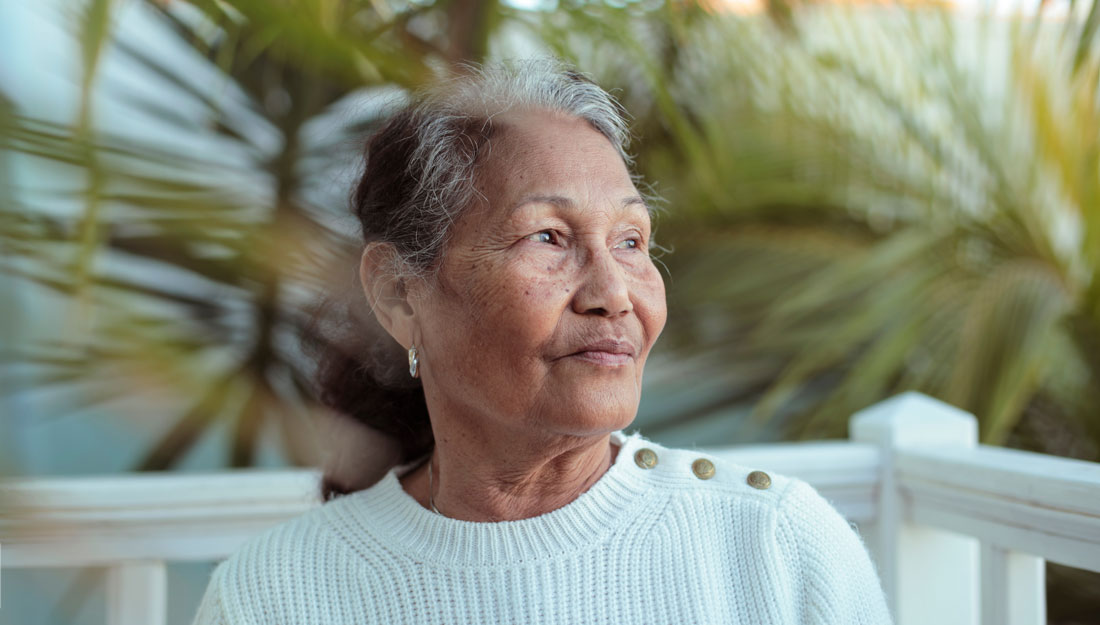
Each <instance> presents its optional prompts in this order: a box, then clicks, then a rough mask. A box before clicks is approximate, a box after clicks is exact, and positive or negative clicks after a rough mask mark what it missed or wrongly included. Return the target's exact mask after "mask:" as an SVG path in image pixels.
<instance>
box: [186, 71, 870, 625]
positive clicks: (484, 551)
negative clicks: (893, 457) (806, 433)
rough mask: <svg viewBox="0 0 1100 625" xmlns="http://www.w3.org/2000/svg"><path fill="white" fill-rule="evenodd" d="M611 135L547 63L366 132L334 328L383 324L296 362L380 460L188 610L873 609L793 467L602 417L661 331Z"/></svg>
mask: <svg viewBox="0 0 1100 625" xmlns="http://www.w3.org/2000/svg"><path fill="white" fill-rule="evenodd" d="M625 138H626V130H625V124H624V121H623V117H622V115H621V111H620V109H619V107H618V106H617V105H616V103H615V102H614V101H613V100H612V99H611V98H610V96H608V94H607V93H605V92H604V91H603V90H601V89H600V88H599V87H597V86H596V85H594V84H593V83H592V82H590V81H589V80H587V79H585V78H584V77H583V76H581V75H579V74H578V73H576V72H574V71H570V70H568V69H563V68H562V67H561V66H559V65H558V64H556V63H554V62H549V61H546V62H536V63H526V64H522V65H519V66H518V67H512V68H508V67H493V68H488V69H484V70H480V71H476V72H473V73H472V74H470V75H468V76H463V77H461V78H457V79H454V80H452V81H450V82H447V83H445V84H443V85H441V86H439V87H437V88H436V89H434V90H432V91H429V92H427V93H425V94H422V95H421V96H420V97H418V98H417V99H415V100H414V101H413V102H412V103H411V104H410V105H409V106H408V107H407V108H405V109H404V110H402V111H401V112H399V113H397V114H396V115H395V116H393V117H392V118H391V119H390V120H389V121H388V123H386V124H385V125H384V126H383V127H382V128H381V129H379V130H378V131H377V132H376V133H375V134H374V135H373V137H371V138H370V139H369V141H368V143H367V148H366V166H365V169H364V172H363V175H362V177H361V179H360V181H359V184H358V187H357V189H356V191H355V193H354V194H353V205H354V210H355V213H356V215H357V216H358V218H359V222H360V224H361V226H362V234H363V240H364V246H363V250H362V255H361V263H360V265H359V276H360V282H361V285H362V293H363V295H364V297H362V298H360V302H361V303H360V307H361V309H362V310H366V311H372V312H373V315H371V323H376V324H377V326H380V328H381V330H382V331H379V332H373V330H372V328H370V327H361V328H354V332H353V335H354V336H359V337H370V336H375V335H381V336H382V340H374V339H369V340H365V342H364V341H362V340H361V341H359V343H356V342H355V340H353V339H354V336H353V337H351V339H349V340H350V341H351V342H350V343H347V345H352V346H354V347H353V348H352V349H347V348H346V347H347V345H344V346H343V347H344V349H338V350H336V351H334V352H331V353H329V354H327V355H324V356H323V357H322V361H321V366H320V369H319V375H320V381H321V386H322V391H323V392H322V395H323V397H324V399H325V400H326V402H328V403H329V404H330V405H331V406H332V407H334V408H335V409H336V410H338V411H339V412H341V413H343V414H344V415H346V416H348V417H351V418H352V419H355V420H357V421H360V422H362V423H364V424H366V425H368V426H370V427H371V428H373V429H374V430H377V431H381V432H384V433H386V434H388V435H389V436H390V437H392V438H395V439H397V440H399V441H400V443H401V445H402V457H401V458H399V459H398V462H399V463H400V464H399V466H396V467H393V468H391V469H390V470H389V471H388V472H387V473H386V474H385V475H384V477H382V478H381V480H379V481H377V482H376V483H374V484H373V485H369V487H365V488H360V487H361V486H363V485H361V484H360V485H356V486H352V485H350V483H349V478H348V476H343V477H341V476H329V477H328V480H327V482H326V484H327V485H326V489H327V491H328V494H329V495H339V494H341V493H343V496H332V497H330V499H329V500H328V501H327V503H325V504H324V505H323V506H321V507H319V508H317V509H314V510H313V511H311V512H309V513H307V514H305V515H304V516H302V517H299V518H297V519H295V520H292V521H290V522H288V523H285V524H283V525H280V526H278V527H276V528H274V529H272V530H270V531H267V532H265V533H263V534H262V535H260V536H258V537H256V538H254V539H252V540H250V541H249V542H248V543H247V544H246V545H245V546H244V547H243V548H242V549H241V550H240V551H239V552H237V553H236V554H235V555H234V556H233V557H231V558H229V559H228V560H227V561H225V562H223V563H222V564H220V565H219V566H218V567H217V568H216V569H215V571H214V573H213V576H212V579H211V581H210V585H209V587H208V589H207V591H206V594H205V596H204V598H203V602H202V605H201V607H200V608H199V613H198V617H197V619H196V621H195V622H196V623H198V624H215V623H221V624H226V625H236V624H241V625H243V624H246V623H247V624H256V625H259V624H264V625H268V624H271V625H274V624H281V625H321V624H343V623H347V624H352V623H355V624H357V625H359V624H364V623H409V624H417V625H419V624H423V623H447V624H450V625H454V624H459V623H563V624H564V623H570V624H577V623H707V624H718V623H745V624H795V623H805V624H811V623H812V624H826V623H829V624H837V625H840V624H844V625H851V624H857V623H865V624H875V625H879V624H883V623H888V622H889V621H890V616H889V614H888V612H887V610H886V607H885V602H884V600H883V594H882V590H881V588H880V586H879V582H878V579H877V577H876V575H875V571H874V568H873V567H872V564H871V561H870V559H869V558H868V555H867V552H866V551H865V549H864V547H863V545H862V543H861V542H860V539H859V537H858V535H857V534H856V533H854V532H853V530H852V528H851V527H850V526H849V525H848V524H847V523H846V522H845V520H844V519H843V518H842V517H841V516H840V515H839V514H838V513H837V512H836V511H835V510H834V509H833V508H832V507H831V506H830V505H829V504H828V503H827V502H826V501H825V500H824V499H822V498H821V497H820V496H819V495H818V494H817V493H816V492H815V491H814V490H813V489H812V488H811V487H809V486H808V485H806V484H805V483H804V482H802V481H799V480H797V479H793V478H788V477H783V476H780V475H776V474H771V475H769V474H768V473H765V472H763V471H760V470H754V469H753V467H745V466H740V465H737V464H734V463H731V462H729V461H726V460H719V459H716V458H714V457H712V456H709V455H707V454H705V453H701V452H698V451H684V450H674V449H666V448H664V447H662V446H660V445H657V444H655V443H653V442H650V441H647V440H645V439H643V438H641V437H640V436H639V435H637V434H633V435H625V434H623V433H622V430H623V429H624V428H626V427H627V426H629V425H630V423H631V422H632V421H633V419H634V417H635V414H636V412H637V409H638V401H639V398H640V396H641V389H642V370H643V368H644V367H645V362H646V357H647V356H648V355H649V352H650V349H651V348H652V347H653V343H654V341H656V340H657V337H658V335H659V334H660V333H661V329H662V327H663V326H664V323H665V292H664V286H663V283H662V280H661V276H660V274H659V273H658V271H657V269H656V267H655V266H654V264H653V261H652V259H651V257H650V254H649V249H650V240H651V234H652V233H651V224H650V209H649V206H648V205H647V203H646V200H645V198H644V197H643V196H642V194H641V193H639V191H638V189H637V187H636V186H635V184H634V179H633V178H632V176H631V172H630V170H629V168H628V164H629V162H630V161H629V159H628V157H627V154H626V152H625V148H624V143H625ZM383 331H384V332H383ZM398 346H400V347H399V348H398ZM398 349H399V350H400V351H398ZM406 364H407V367H406ZM350 479H355V476H352V477H351V478H350ZM356 488H358V490H356ZM348 491H353V492H348Z"/></svg>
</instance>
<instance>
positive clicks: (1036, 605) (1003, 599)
mask: <svg viewBox="0 0 1100 625" xmlns="http://www.w3.org/2000/svg"><path fill="white" fill-rule="evenodd" d="M1043 565H1044V561H1043V559H1042V558H1039V557H1036V556H1033V555H1030V554H1026V553H1020V552H1018V551H1009V550H1007V549H1004V548H1002V547H999V546H997V545H992V544H989V543H982V563H981V570H982V625H1043V623H1046V622H1047V599H1046V572H1045V569H1044V567H1043Z"/></svg>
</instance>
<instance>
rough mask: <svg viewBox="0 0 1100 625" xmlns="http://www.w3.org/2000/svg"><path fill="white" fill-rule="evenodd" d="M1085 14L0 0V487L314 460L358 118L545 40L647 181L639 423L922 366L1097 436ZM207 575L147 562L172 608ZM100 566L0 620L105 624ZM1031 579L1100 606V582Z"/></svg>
mask: <svg viewBox="0 0 1100 625" xmlns="http://www.w3.org/2000/svg"><path fill="white" fill-rule="evenodd" d="M1097 6H1098V5H1097V4H1096V3H1090V2H1089V1H1088V0H1046V1H1035V0H1028V1H1025V2H1013V1H1010V0H1003V1H1002V0H997V1H993V2H984V3H975V2H970V1H959V2H951V1H947V2H927V3H925V2H908V3H905V4H892V3H888V2H878V1H875V2H859V1H847V0H846V1H840V2H829V1H821V2H797V1H793V0H690V1H689V0H684V1H671V0H669V1H665V0H641V1H633V0H607V1H604V2H598V1H593V2H582V1H573V0H561V1H558V0H439V1H434V2H433V1H432V0H415V1H411V2H410V1H405V0H293V1H291V0H193V1H184V0H159V1H154V0H86V1H80V0H39V1H30V0H25V1H22V2H21V1H20V0H0V254H2V256H0V475H6V476H41V475H86V474H110V473H124V472H132V471H211V470H218V469H221V468H227V467H247V466H256V467H282V466H298V465H301V466H310V465H313V464H315V463H316V462H317V458H318V453H319V451H318V444H317V428H316V421H317V415H318V411H319V407H318V406H317V404H316V402H315V400H314V398H313V396H312V394H311V390H310V370H311V363H310V360H309V359H308V358H307V357H305V355H304V354H303V353H302V351H301V348H300V346H299V338H300V337H301V336H302V334H303V332H304V331H305V328H306V324H307V322H308V320H309V312H310V306H311V305H313V304H315V303H316V302H317V300H318V298H319V297H320V293H321V292H322V291H323V290H324V289H325V288H331V286H332V284H334V283H339V282H341V281H343V282H346V278H347V277H348V275H350V272H352V271H353V269H352V268H353V267H354V261H349V256H348V254H349V253H353V252H354V246H355V239H354V237H355V235H356V225H355V223H354V222H353V221H352V220H351V219H350V218H349V216H348V214H347V209H346V195H347V193H348V191H349V185H350V184H351V181H352V178H353V176H354V175H355V174H356V170H357V168H358V166H359V165H360V162H359V160H358V159H359V150H360V147H361V142H362V139H363V138H364V136H365V135H366V133H369V132H370V130H371V129H372V128H373V127H375V126H376V125H377V124H378V123H380V121H381V120H382V119H383V117H384V115H385V114H386V112H387V111H389V110H392V107H393V106H395V105H397V104H400V103H401V101H402V99H403V98H404V97H405V94H407V93H408V90H410V89H412V88H415V87H417V86H418V85H421V84H423V83H425V82H427V81H430V80H432V79H433V78H436V77H439V76H442V75H445V74H447V73H448V72H451V71H456V70H455V66H456V64H457V63H459V62H462V61H482V60H489V59H497V58H516V57H528V56H533V55H541V54H554V55H558V56H561V57H564V58H566V59H569V60H572V61H573V62H575V63H576V64H577V65H578V66H579V67H580V68H581V69H582V70H584V71H586V72H588V73H590V74H591V75H592V76H593V77H594V78H595V79H596V80H597V82H599V83H600V84H601V85H602V86H604V87H605V88H608V89H609V90H612V92H613V93H614V94H615V95H616V96H617V97H618V98H619V99H620V100H621V101H622V102H623V103H624V105H625V106H626V108H627V109H628V110H629V112H630V113H631V115H632V116H633V120H632V127H633V130H634V134H635V137H636V139H635V141H634V143H633V145H632V151H633V152H634V153H635V154H637V157H638V169H639V172H640V173H641V174H642V175H643V176H644V178H645V179H646V180H647V181H648V182H650V183H651V184H652V185H653V191H655V192H656V193H657V194H659V195H660V196H662V197H663V198H664V199H665V204H664V210H663V212H662V214H661V215H660V217H659V220H658V224H657V240H658V242H659V243H660V244H661V246H662V249H661V250H660V251H658V253H657V255H658V257H659V259H660V261H661V263H662V264H663V265H664V266H665V268H667V272H666V284H667V286H668V298H669V323H668V326H667V329H666V330H665V334H664V335H663V337H662V339H661V340H660V341H659V342H658V344H657V352H656V353H655V354H654V355H653V356H652V357H651V358H650V364H649V366H648V368H647V372H646V374H647V380H646V388H645V393H644V399H643V401H642V406H641V411H640V413H639V416H638V420H637V421H636V424H635V425H636V427H638V428H639V429H640V430H641V431H642V432H643V433H644V434H646V435H647V436H648V437H650V438H652V439H654V440H657V441H660V442H662V443H664V444H667V445H674V446H719V445H732V444H745V443H753V442H762V441H777V440H794V439H804V438H838V437H844V436H846V434H847V432H846V428H847V420H848V417H849V416H850V415H851V414H852V413H853V412H855V411H856V410H859V409H860V408H863V407H866V406H868V405H870V404H872V403H874V402H876V401H878V400H881V399H883V398H886V397H889V396H891V395H894V394H896V393H898V392H900V391H903V390H910V389H915V390H919V391H922V392H924V393H927V394H929V395H932V396H935V397H939V398H941V399H944V400H946V401H948V402H950V403H952V404H955V405H957V406H960V407H962V408H964V409H966V410H968V411H970V412H972V413H974V414H975V415H977V416H978V418H979V422H980V429H981V440H982V442H983V443H986V444H993V445H1005V446H1010V447H1016V448H1022V449H1027V450H1033V451H1039V452H1042V453H1048V454H1056V455H1061V456H1067V457H1073V458H1079V459H1084V460H1092V461H1097V460H1100V91H1098V88H1100V83H1098V81H1100V43H1098V41H1097V39H1098V36H1097V32H1096V31H1097V27H1098V26H1100V10H1098V8H1097ZM349 263H350V264H349ZM210 568H211V567H210V566H208V565H192V564H173V565H172V566H171V567H170V568H169V579H170V584H171V588H172V590H171V592H170V593H169V608H170V611H171V613H170V616H169V623H172V624H173V625H186V624H187V623H188V622H189V619H190V617H191V616H192V615H193V611H194V609H195V607H197V602H198V600H199V597H200V596H201V593H202V590H203V588H204V587H205V584H206V581H207V575H208V574H209V571H210ZM101 578H102V576H101V575H99V571H97V570H94V569H88V570H83V571H75V572H73V571H46V570H6V571H5V572H4V574H3V584H2V593H3V595H2V597H0V602H2V605H3V612H0V622H3V623H13V624H14V623H20V624H22V623H79V624H92V623H100V622H102V619H103V609H104V608H103V604H104V598H103V596H102V595H103V582H102V579H101ZM1047 580H1048V606H1049V607H1048V613H1049V617H1050V622H1051V623H1058V624H1061V625H1069V624H1071V623H1073V624H1083V623H1100V591H1098V590H1097V589H1098V588H1100V576H1098V575H1096V574H1088V573H1084V572H1081V571H1078V570H1074V569H1068V568H1065V567H1060V566H1057V565H1051V564H1048V565H1047Z"/></svg>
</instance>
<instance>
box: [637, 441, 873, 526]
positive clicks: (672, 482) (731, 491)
mask: <svg viewBox="0 0 1100 625" xmlns="http://www.w3.org/2000/svg"><path fill="white" fill-rule="evenodd" d="M626 440H627V441H628V442H627V445H626V446H625V447H624V450H625V451H627V452H628V453H629V454H630V455H631V458H630V459H629V460H630V462H633V463H636V464H637V465H638V466H639V467H642V468H643V469H644V473H646V474H648V475H650V476H651V478H650V479H651V482H652V483H653V484H654V485H655V487H656V488H658V489H662V490H667V491H668V493H669V496H671V497H673V498H693V499H698V498H704V499H705V500H706V505H707V506H713V505H714V504H715V503H717V504H719V506H721V505H722V504H725V505H726V506H729V507H735V508H739V509H745V508H755V509H759V508H761V507H762V508H765V509H768V510H769V511H770V514H769V517H770V518H772V519H773V522H774V523H776V524H780V525H783V526H784V528H785V529H784V531H787V532H790V533H793V534H796V535H798V536H799V537H803V536H805V535H807V534H809V535H812V534H815V533H817V532H818V529H817V528H821V527H827V528H829V529H830V531H832V532H833V533H836V532H844V531H846V532H853V531H854V528H853V527H852V526H851V525H850V524H849V523H848V521H847V520H845V519H844V517H843V515H841V514H840V512H839V511H837V509H836V508H835V507H834V506H833V505H832V503H830V502H829V501H828V500H826V499H825V497H823V496H822V495H821V494H820V493H819V492H818V491H817V490H816V489H815V488H814V487H813V486H812V485H810V484H809V483H808V482H806V481H805V480H803V479H801V478H799V477H795V476H792V475H787V474H784V473H780V472H777V471H774V470H772V469H769V468H767V467H762V466H758V465H756V464H754V463H753V464H750V463H742V462H740V461H739V460H738V458H737V454H736V452H719V453H715V452H714V451H704V450H699V449H686V448H675V447H665V446H663V445H660V444H658V443H655V442H653V441H649V440H646V439H644V438H642V437H641V436H640V435H637V434H635V435H634V436H632V437H629V438H628V439H626ZM811 538H812V536H811Z"/></svg>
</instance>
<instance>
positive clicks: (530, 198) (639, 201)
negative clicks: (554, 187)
mask: <svg viewBox="0 0 1100 625" xmlns="http://www.w3.org/2000/svg"><path fill="white" fill-rule="evenodd" d="M527 204H553V205H554V206H557V207H559V208H576V204H575V203H574V202H573V200H571V199H569V198H567V197H565V196H564V195H527V196H524V197H522V198H520V200H519V201H518V202H516V203H515V204H513V205H512V207H511V208H510V209H509V210H508V212H514V211H515V210H516V209H518V208H520V207H521V206H524V205H527ZM620 205H621V206H622V207H623V208H627V207H629V206H635V205H637V206H641V207H642V208H644V209H646V212H649V206H648V205H647V204H646V202H645V199H643V198H642V196H640V195H631V196H627V197H624V198H623V199H622V201H621V202H620Z"/></svg>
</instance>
